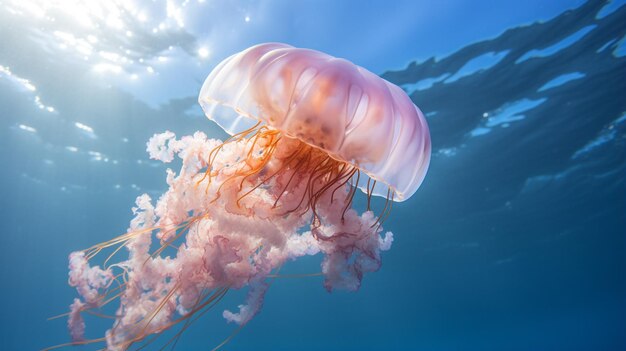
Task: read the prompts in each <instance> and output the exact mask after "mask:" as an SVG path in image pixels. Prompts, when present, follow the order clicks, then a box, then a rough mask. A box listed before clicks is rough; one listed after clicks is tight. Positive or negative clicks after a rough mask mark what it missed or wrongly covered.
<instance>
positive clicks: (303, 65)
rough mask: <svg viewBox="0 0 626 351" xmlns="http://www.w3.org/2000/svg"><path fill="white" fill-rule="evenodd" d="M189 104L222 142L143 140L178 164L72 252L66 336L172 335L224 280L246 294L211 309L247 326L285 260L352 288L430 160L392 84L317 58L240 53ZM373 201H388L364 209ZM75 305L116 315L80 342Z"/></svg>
mask: <svg viewBox="0 0 626 351" xmlns="http://www.w3.org/2000/svg"><path fill="white" fill-rule="evenodd" d="M198 100H199V103H200V105H201V106H202V109H203V111H204V113H205V114H206V116H207V117H208V118H209V119H210V120H213V121H214V122H216V123H217V124H218V125H219V126H220V127H221V128H223V129H224V130H225V131H226V132H227V133H229V134H230V137H229V138H228V139H226V140H224V141H219V140H215V139H210V138H208V137H207V136H206V135H205V134H204V133H202V132H196V133H195V134H193V135H190V136H183V137H182V138H178V137H177V136H176V135H175V134H174V133H172V132H169V131H166V132H164V133H161V134H156V135H154V136H153V137H152V138H151V139H150V140H149V141H148V143H147V151H148V153H149V155H150V157H151V158H153V159H155V160H159V161H161V162H164V163H170V162H172V161H174V159H175V158H178V159H179V160H180V163H181V166H180V169H179V170H178V172H175V171H174V170H172V169H168V170H167V176H166V181H167V185H168V187H169V188H168V189H167V191H166V192H165V193H164V194H162V195H161V196H160V198H159V199H158V200H157V201H153V200H152V199H151V198H150V197H149V196H148V195H147V194H143V195H141V196H139V197H138V198H137V200H136V206H135V207H134V208H133V209H132V210H133V213H134V218H133V219H132V220H131V222H130V226H129V228H128V230H127V232H126V233H125V234H123V235H120V236H118V237H116V238H113V239H111V240H109V241H107V242H104V243H100V244H97V245H94V246H93V247H91V248H88V249H86V250H82V251H77V252H73V253H71V254H70V256H69V261H70V263H69V269H70V272H69V284H70V285H71V286H73V287H75V288H76V290H77V292H78V295H79V297H78V298H76V299H74V302H73V303H72V304H71V306H70V311H69V313H67V314H66V315H67V316H68V326H69V330H70V334H71V337H72V339H73V341H72V342H71V343H70V344H73V345H76V344H88V343H95V342H100V343H104V344H105V348H106V349H107V350H126V349H128V348H129V347H130V346H131V345H133V344H136V343H144V344H145V343H148V342H152V341H154V339H155V338H154V337H150V338H148V337H149V336H153V335H154V336H159V335H161V334H162V332H163V331H165V330H167V329H170V328H172V327H174V326H175V325H180V330H179V332H177V333H176V334H175V335H174V336H173V337H172V338H171V339H169V340H165V341H163V342H164V343H165V346H167V345H170V344H173V343H175V342H176V341H177V340H178V337H180V335H181V333H182V332H184V330H185V329H186V328H188V327H189V325H190V324H191V323H192V322H194V321H195V320H196V319H198V318H199V317H200V316H201V315H203V314H204V313H205V312H206V311H208V310H210V309H211V308H212V307H214V306H216V304H218V302H219V301H220V300H221V299H222V298H223V297H224V295H225V294H226V293H227V292H228V291H229V290H232V289H244V288H245V289H247V295H246V298H245V301H244V302H243V303H242V304H241V305H239V306H238V308H237V309H235V310H233V309H225V310H223V313H222V315H223V317H224V318H225V319H226V321H227V322H232V323H235V324H237V325H239V326H244V325H246V324H247V323H248V322H249V321H250V320H251V319H252V318H253V317H254V316H255V315H256V314H257V313H259V311H260V309H261V306H262V304H263V298H264V296H265V294H266V292H267V290H268V288H269V286H270V283H271V281H272V279H273V278H275V277H278V276H279V271H280V268H281V267H282V266H283V264H285V263H286V262H288V261H290V260H294V259H297V258H299V257H303V256H306V255H317V254H321V255H323V259H322V263H321V272H320V273H319V274H320V275H322V276H323V278H324V283H323V284H324V287H325V288H326V289H327V290H328V291H332V290H333V289H345V290H357V289H358V288H359V286H360V284H361V281H362V278H363V275H364V274H365V273H368V272H373V271H376V270H378V269H379V268H380V266H381V251H385V250H388V249H389V248H390V246H391V243H392V241H393V235H392V233H391V232H384V231H383V228H382V224H383V222H384V220H385V219H386V217H387V216H388V214H389V211H390V208H391V204H392V203H393V202H400V201H404V200H406V199H408V198H409V197H411V195H413V194H414V193H415V191H416V190H417V189H418V187H419V186H420V184H421V183H422V181H423V179H424V177H425V174H426V171H427V168H428V164H429V160H430V152H431V146H430V135H429V131H428V126H427V124H426V121H425V119H424V116H423V114H422V113H421V111H420V110H419V109H418V108H417V107H416V106H415V105H414V104H413V103H412V102H411V100H410V99H409V97H408V96H407V95H406V94H405V93H404V91H403V90H402V89H400V88H399V87H397V86H395V85H393V84H391V83H389V82H387V81H385V80H383V79H382V78H380V77H378V76H376V75H374V74H373V73H371V72H369V71H367V70H365V69H363V68H361V67H359V66H357V65H354V64H352V63H350V62H349V61H346V60H344V59H339V58H334V57H331V56H329V55H327V54H324V53H321V52H318V51H314V50H309V49H300V48H294V47H292V46H289V45H286V44H280V43H267V44H260V45H256V46H253V47H251V48H248V49H246V50H244V51H242V52H240V53H237V54H235V55H233V56H230V57H228V58H227V59H225V60H224V61H222V62H221V63H220V64H219V65H218V66H217V67H216V68H215V69H214V70H213V71H212V72H211V73H210V74H209V76H208V77H207V79H206V81H205V82H204V84H203V86H202V89H201V91H200V95H199V99H198ZM359 189H360V190H361V191H362V192H363V193H365V196H366V197H367V207H366V208H364V210H363V211H357V209H356V206H354V205H353V198H354V196H355V194H356V192H357V190H359ZM373 196H379V197H384V198H385V199H386V200H385V204H384V206H383V207H382V209H381V208H380V206H379V208H378V210H377V211H376V212H375V211H374V210H373V208H372V207H373V206H372V201H371V199H372V197H373ZM381 202H382V201H381ZM362 207H365V201H363V206H362ZM123 252H127V254H128V256H127V257H125V258H124V259H120V258H119V257H120V256H121V255H122V253H123ZM96 257H99V258H100V259H99V261H98V262H99V264H98V262H95V261H96ZM106 306H109V307H106ZM110 306H113V307H110ZM107 308H108V309H109V310H114V313H112V314H110V315H105V311H106V310H107ZM86 314H91V315H96V316H101V317H109V318H111V319H112V320H113V323H112V325H111V327H110V328H109V329H108V330H107V331H106V332H105V333H104V335H103V336H102V337H100V338H96V339H87V338H85V329H86V326H85V321H84V319H83V318H84V315H86ZM227 340H228V339H227ZM227 340H224V342H226V341H227ZM222 344H223V343H222ZM222 344H220V345H218V347H219V346H221V345H222Z"/></svg>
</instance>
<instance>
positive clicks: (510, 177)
mask: <svg viewBox="0 0 626 351" xmlns="http://www.w3.org/2000/svg"><path fill="white" fill-rule="evenodd" d="M29 3H31V2H25V1H14V2H11V1H7V2H4V1H3V2H2V3H0V39H2V42H3V44H2V45H1V46H0V143H1V144H0V146H1V147H0V161H1V162H2V165H3V172H2V181H1V182H0V229H1V231H0V233H1V234H0V247H1V248H2V256H0V275H1V276H2V279H3V280H2V284H3V285H2V286H3V288H2V289H1V290H0V350H36V349H41V348H44V347H48V346H52V345H55V344H59V343H63V342H67V341H69V335H68V333H67V330H66V325H65V323H66V321H65V319H63V318H61V319H57V320H52V321H46V319H47V318H48V317H51V316H54V315H57V314H60V313H64V312H66V311H67V308H68V306H69V304H70V303H71V302H72V300H73V298H74V297H76V293H75V291H73V289H72V288H70V287H69V286H68V285H67V256H68V254H69V253H70V252H71V251H75V250H80V249H84V248H86V247H89V246H91V245H93V244H95V243H98V242H102V241H105V240H108V239H110V238H112V237H114V236H116V235H119V234H121V233H123V232H124V231H125V230H126V228H127V227H128V221H129V220H130V218H131V211H130V208H131V207H132V206H133V204H134V199H135V197H136V196H138V195H140V194H142V193H144V192H147V193H149V194H150V195H151V196H152V197H153V198H157V197H158V196H159V194H160V193H162V192H163V191H164V190H165V188H166V184H165V167H164V166H163V165H161V164H157V163H154V162H152V161H150V160H149V159H148V156H147V154H146V153H145V142H146V141H147V140H148V138H149V137H150V136H151V135H152V134H154V133H157V132H162V131H165V130H171V131H174V132H175V133H177V135H185V134H190V133H193V132H194V131H196V130H202V131H204V132H206V133H207V134H208V135H209V136H212V137H216V138H218V137H219V138H222V137H223V136H224V133H223V132H221V131H220V130H219V128H218V127H217V126H215V125H213V124H212V123H211V122H209V121H208V120H207V119H206V118H205V117H204V116H203V115H202V112H201V111H200V109H199V108H198V107H197V104H196V102H195V101H196V95H197V92H198V90H199V87H200V85H201V83H202V81H203V80H204V78H205V77H206V75H207V74H208V73H209V72H210V70H211V69H212V68H213V67H214V66H215V64H217V62H219V61H220V60H221V59H223V58H224V57H226V56H228V55H230V54H232V53H233V52H235V51H238V50H241V49H243V48H245V47H248V46H250V45H253V44H255V43H259V42H267V41H283V42H287V43H289V44H292V45H295V46H301V47H309V48H314V49H318V50H322V51H326V52H329V53H330V54H333V55H336V56H340V57H344V58H347V59H349V60H351V61H353V62H355V63H358V64H359V65H362V66H364V67H366V68H368V69H370V70H371V71H373V72H375V73H377V74H380V75H381V76H383V77H384V78H385V79H387V80H389V81H391V82H393V83H395V84H397V85H399V86H401V87H403V88H404V89H405V90H406V91H407V93H408V94H409V95H410V96H411V98H412V99H413V101H414V102H415V103H416V104H417V105H418V106H420V108H421V109H422V110H423V112H424V113H425V114H426V116H427V119H428V122H429V125H430V128H431V134H432V139H433V158H432V162H431V168H430V170H429V173H428V175H427V177H426V180H425V182H424V184H423V185H422V187H421V188H420V189H419V190H418V192H417V193H416V195H415V196H414V197H413V198H411V199H410V200H409V201H406V202H403V203H400V204H397V205H394V208H393V210H392V213H391V216H390V218H389V219H388V220H387V221H386V223H385V229H386V230H390V231H392V232H393V233H394V238H395V241H394V243H393V245H392V248H391V250H390V251H388V252H385V253H384V254H383V267H382V269H381V270H380V271H378V272H376V273H373V274H370V275H369V276H366V277H365V279H364V281H363V285H362V287H361V289H360V290H359V291H357V292H354V293H349V292H343V291H333V292H332V293H330V294H329V293H327V292H326V291H325V290H324V288H323V286H322V278H320V277H308V278H293V279H288V278H285V279H276V280H275V281H274V282H273V283H272V285H271V287H270V289H269V291H268V293H267V297H266V300H265V304H264V307H263V310H262V311H261V313H260V314H259V315H258V316H257V317H255V319H253V320H252V321H251V322H250V323H249V324H248V325H247V326H246V327H245V328H243V329H242V330H241V332H240V333H239V334H238V335H237V336H236V337H235V338H234V339H233V340H232V341H231V342H230V343H229V344H227V346H226V347H225V348H224V349H225V350H250V349H253V350H319V349H325V350H428V351H431V350H442V351H448V350H528V351H531V350H532V351H534V350H581V351H582V350H626V98H625V96H626V95H625V93H626V58H625V55H626V44H625V41H626V37H625V36H626V6H624V2H623V1H616V2H613V3H609V4H608V5H606V4H605V2H602V1H589V2H584V1H539V0H527V1H495V2H494V1H487V0H480V1H460V0H458V1H436V2H435V1H411V0H407V1H397V2H393V4H391V5H389V4H386V3H385V2H383V1H378V2H370V1H362V2H356V1H331V0H328V1H293V2H291V1H260V2H251V1H250V2H248V1H240V2H230V1H213V2H212V1H207V2H203V1H189V2H172V3H176V4H178V5H176V6H174V7H176V8H179V9H180V16H178V15H176V11H173V12H170V14H169V15H168V13H167V11H166V5H165V3H150V4H145V3H142V2H137V4H135V5H136V6H137V7H138V8H139V9H140V10H141V11H143V12H145V16H138V15H137V13H139V12H137V11H135V12H133V11H132V10H128V9H127V10H123V11H122V13H128V14H133V15H132V16H131V15H128V16H126V15H122V16H118V17H119V18H121V22H120V23H121V25H120V24H116V23H115V22H112V23H110V24H107V22H106V21H103V20H100V19H98V17H97V16H95V15H93V14H92V16H91V17H90V16H82V17H81V16H79V15H77V14H76V13H75V12H71V11H65V10H63V9H59V8H57V9H47V10H46V9H43V10H42V8H43V7H42V6H39V7H37V6H36V4H37V3H39V2H37V1H32V4H35V5H33V6H30V7H28V6H26V5H24V4H29ZM118 7H119V8H121V6H118ZM37 8H39V9H40V10H37ZM70 8H72V9H75V8H77V7H76V6H73V7H70ZM66 10H67V9H66ZM41 11H43V13H44V15H42V16H41V17H39V15H40V14H41V13H42V12H41ZM124 11H127V12H124ZM141 11H140V12H141ZM81 18H82V19H84V18H90V19H91V21H92V22H91V23H82V22H81V21H84V20H81ZM183 22H184V23H183ZM160 24H163V25H162V26H160ZM181 24H182V25H181ZM155 29H156V30H155ZM129 33H130V34H129ZM68 35H70V36H68ZM94 38H95V39H94ZM116 55H117V56H116ZM174 167H175V166H174ZM357 196H358V195H357ZM362 200H363V196H362V195H361V198H360V200H358V201H362ZM379 205H380V204H379ZM319 263H320V259H319V258H317V257H315V258H310V257H309V258H305V259H302V260H300V261H297V262H291V263H289V264H288V265H287V266H285V267H284V268H283V270H282V271H281V273H293V274H298V273H312V272H319V269H320V268H319ZM244 296H245V291H235V292H232V294H231V293H229V295H227V297H226V298H225V299H224V300H223V301H222V302H221V303H220V305H218V306H217V308H216V309H215V310H213V311H211V312H209V313H207V314H206V315H205V316H203V317H202V318H201V319H200V320H198V321H197V322H196V323H195V324H194V325H193V326H192V327H191V328H189V330H188V331H187V332H186V333H185V335H183V337H182V338H181V339H180V341H179V343H178V345H177V349H179V350H210V349H211V348H212V347H214V346H215V345H217V344H219V343H220V342H221V341H222V340H223V339H224V338H226V337H228V336H229V335H230V333H232V332H233V331H234V330H235V329H236V328H235V327H234V326H233V325H228V324H226V322H225V320H224V319H223V318H222V317H221V312H222V310H223V309H226V308H230V309H233V308H236V306H237V305H238V304H240V303H241V302H242V301H243V298H244ZM108 327H110V320H100V319H97V318H87V335H88V336H89V337H94V338H95V337H99V336H101V335H102V333H103V332H104V330H106V329H107V328H108ZM156 345H158V343H156V344H155V345H151V346H150V347H148V348H146V349H149V350H158V349H159V347H158V346H156ZM101 347H102V345H100V346H96V347H94V346H91V347H79V348H77V349H80V350H96V349H98V348H101Z"/></svg>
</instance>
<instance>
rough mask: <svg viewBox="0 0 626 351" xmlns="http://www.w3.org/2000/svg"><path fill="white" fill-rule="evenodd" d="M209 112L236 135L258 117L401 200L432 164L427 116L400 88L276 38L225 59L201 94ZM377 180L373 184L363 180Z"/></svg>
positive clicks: (374, 192)
mask: <svg viewBox="0 0 626 351" xmlns="http://www.w3.org/2000/svg"><path fill="white" fill-rule="evenodd" d="M198 101H199V103H200V105H201V106H202V108H203V110H204V112H205V114H206V115H207V117H208V118H209V119H211V120H213V121H215V122H216V123H217V124H218V125H220V126H221V127H222V128H223V129H224V130H225V131H226V132H228V133H230V134H237V133H239V132H241V131H242V130H245V129H248V128H250V127H251V126H253V125H257V124H258V123H259V122H260V123H261V124H262V125H266V126H268V127H270V128H272V129H275V130H278V131H280V133H281V134H282V135H283V136H285V137H288V138H294V139H297V140H299V141H300V142H302V143H304V144H306V145H309V146H312V147H314V148H317V149H320V150H322V151H323V152H325V153H327V154H328V155H329V156H330V157H332V158H333V159H334V160H337V161H338V162H340V163H343V162H345V163H348V164H350V165H351V166H353V167H354V168H356V169H358V170H359V171H361V172H364V173H365V174H366V175H367V176H368V177H363V178H362V179H361V181H360V183H359V184H358V186H359V188H361V190H363V191H364V192H366V193H368V194H372V195H377V196H383V197H384V196H387V195H388V194H389V193H390V192H391V193H392V194H393V200H395V201H404V200H406V199H408V198H409V197H411V195H413V194H414V193H415V191H417V189H418V187H419V186H420V184H421V183H422V181H423V179H424V177H425V175H426V171H427V169H428V165H429V162H430V153H431V143H430V134H429V131H428V126H427V124H426V121H425V118H424V115H423V114H422V112H421V111H420V110H419V108H417V107H416V106H415V105H414V104H413V103H412V102H411V100H410V98H409V97H408V96H407V95H406V93H405V92H404V91H403V90H402V89H400V88H399V87H398V86H396V85H394V84H391V83H389V82H387V81H386V80H384V79H382V78H380V77H378V76H376V75H375V74H373V73H371V72H369V71H367V70H366V69H364V68H362V67H359V66H356V65H354V64H352V63H350V62H349V61H346V60H344V59H338V58H334V57H332V56H329V55H327V54H324V53H321V52H319V51H315V50H310V49H299V48H294V47H292V46H289V45H286V44H281V43H268V44H260V45H256V46H253V47H251V48H249V49H246V50H244V51H242V52H240V53H237V54H235V55H232V56H230V57H228V58H227V59H225V60H224V61H222V62H221V63H220V64H219V65H218V66H217V67H216V68H215V69H214V70H213V71H212V72H211V74H209V76H208V77H207V79H206V80H205V82H204V84H203V86H202V89H201V91H200V96H199V98H198ZM369 179H372V180H375V181H376V183H375V185H373V188H368V187H367V186H366V184H367V180H369Z"/></svg>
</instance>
